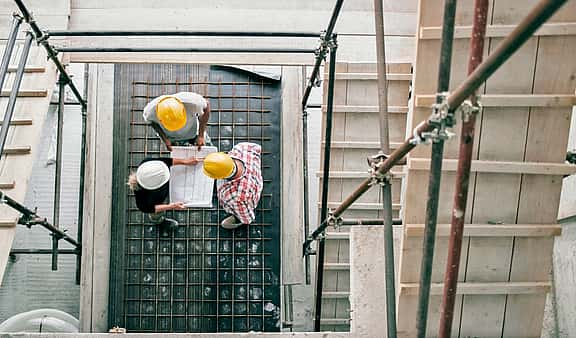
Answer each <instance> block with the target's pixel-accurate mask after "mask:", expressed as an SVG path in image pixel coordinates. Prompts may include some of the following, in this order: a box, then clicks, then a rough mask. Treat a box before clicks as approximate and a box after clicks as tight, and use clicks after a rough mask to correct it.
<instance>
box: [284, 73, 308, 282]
mask: <svg viewBox="0 0 576 338" xmlns="http://www.w3.org/2000/svg"><path fill="white" fill-rule="evenodd" d="M302 83H303V81H302V69H301V68H300V67H282V112H283V114H282V128H281V133H282V135H281V136H282V142H281V144H282V153H281V154H282V168H281V170H282V181H281V182H282V183H281V184H282V208H281V216H282V220H283V221H282V224H285V225H286V226H284V227H282V257H284V259H283V260H282V271H283V273H282V284H284V285H288V284H302V283H303V281H304V274H303V271H304V265H303V260H302V258H301V257H300V256H301V252H302V238H304V237H305V236H306V235H304V231H303V229H302V226H300V225H301V224H303V222H304V221H303V219H304V210H303V208H304V206H303V205H302V203H293V199H294V198H295V197H297V196H303V184H304V178H303V177H302V175H294V173H296V172H299V171H301V170H302V156H301V149H302V118H301V117H300V113H301V109H302V105H301V101H302V93H303V92H304V91H303V88H302ZM306 207H308V206H306ZM290 224H292V225H293V226H291V225H290Z"/></svg>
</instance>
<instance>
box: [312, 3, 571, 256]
mask: <svg viewBox="0 0 576 338" xmlns="http://www.w3.org/2000/svg"><path fill="white" fill-rule="evenodd" d="M565 2H566V0H542V2H541V3H540V4H538V5H537V6H536V7H535V8H534V9H533V10H532V12H531V13H530V14H529V15H528V17H526V19H524V20H523V21H522V23H521V24H520V25H518V27H516V28H515V29H514V31H512V33H510V34H509V35H508V36H507V37H506V38H505V39H504V40H503V41H502V42H501V43H500V44H499V45H498V47H497V48H496V50H495V51H494V52H493V53H492V54H491V55H490V56H489V57H488V58H486V60H485V61H484V62H482V64H480V66H478V68H476V70H475V71H474V72H473V73H472V74H470V75H469V76H468V77H467V78H466V79H465V80H464V81H463V82H462V83H461V84H460V86H459V87H458V88H457V89H456V90H455V91H454V92H453V93H452V94H450V95H449V96H448V98H447V99H446V102H447V104H448V107H459V106H460V104H462V102H464V100H465V99H466V98H467V97H468V96H469V95H471V94H472V93H473V92H474V91H475V90H476V89H477V88H478V87H479V86H480V85H481V84H482V83H483V82H484V81H486V79H488V78H489V77H490V76H491V75H492V74H494V72H495V71H496V70H497V69H498V68H499V67H500V66H502V64H503V63H504V62H506V61H507V60H508V59H509V58H510V56H511V55H512V54H514V52H516V51H517V50H518V49H519V48H520V47H521V46H522V45H523V44H524V42H526V40H528V39H529V38H530V36H531V35H532V34H533V33H534V32H535V31H536V30H537V29H538V28H539V27H540V26H541V25H542V24H543V23H544V22H545V21H546V20H547V19H548V18H549V17H550V16H552V14H554V12H556V10H558V8H560V7H561V6H562V5H563V4H564V3H565ZM433 129H434V126H433V125H432V124H430V122H429V119H426V120H424V121H422V122H420V123H419V124H418V125H417V126H416V127H415V128H414V130H413V132H412V135H413V136H412V137H410V138H407V139H406V140H405V141H404V142H403V143H402V144H401V145H400V146H398V148H397V149H396V150H395V151H394V152H392V154H390V156H388V157H387V158H386V160H384V161H383V162H381V163H380V164H378V166H377V170H376V172H375V174H377V175H385V174H386V173H388V172H389V171H390V169H392V167H394V166H395V165H397V164H398V162H399V161H400V160H401V159H402V158H404V156H406V154H408V153H409V152H410V151H411V150H412V149H414V147H416V145H417V144H418V141H419V140H420V139H422V134H423V133H427V132H430V131H432V130H433ZM371 182H372V178H370V177H369V178H366V179H365V180H364V181H362V183H360V185H359V186H358V187H357V188H356V190H355V191H353V192H352V193H351V194H350V195H349V196H348V197H347V198H346V199H345V200H344V201H343V202H342V203H341V204H340V205H339V206H338V207H337V208H336V209H334V211H333V212H332V215H331V218H338V217H340V216H341V215H342V213H343V212H344V211H346V209H348V208H349V207H350V206H351V205H352V204H353V203H354V202H355V201H356V200H358V198H360V196H362V195H363V194H364V193H365V192H366V191H368V190H369V189H370V187H371ZM327 226H328V220H327V219H324V220H323V221H322V222H321V223H320V226H319V227H318V228H316V230H314V232H312V234H311V235H310V236H309V237H308V239H307V240H306V241H305V242H304V244H303V252H304V254H309V250H310V244H311V243H312V242H313V241H314V240H316V238H318V236H320V234H322V233H323V232H324V231H325V230H326V227H327Z"/></svg>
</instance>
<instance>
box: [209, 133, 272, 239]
mask: <svg viewBox="0 0 576 338" xmlns="http://www.w3.org/2000/svg"><path fill="white" fill-rule="evenodd" d="M261 153H262V148H261V147H260V145H258V144H255V143H247V142H243V143H238V144H237V145H236V146H234V148H232V150H231V151H229V152H228V154H226V153H222V152H220V153H211V154H209V155H207V156H206V158H205V159H204V164H203V167H204V174H206V175H207V176H209V177H211V178H213V179H216V180H218V181H217V195H218V200H219V201H220V205H221V206H222V208H224V210H225V211H226V212H227V213H229V214H231V215H230V216H228V217H226V218H225V219H224V220H223V221H222V222H221V225H222V227H223V228H225V229H235V228H237V227H239V226H240V225H242V224H250V223H252V221H254V219H255V218H256V216H255V214H254V209H256V206H257V205H258V201H260V194H261V193H262V186H263V183H262V171H261V169H260V162H261V161H260V156H261Z"/></svg>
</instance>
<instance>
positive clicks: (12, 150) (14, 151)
mask: <svg viewBox="0 0 576 338" xmlns="http://www.w3.org/2000/svg"><path fill="white" fill-rule="evenodd" d="M31 150H32V147H31V146H5V147H4V151H3V152H2V153H3V154H4V155H28V154H30V151H31Z"/></svg>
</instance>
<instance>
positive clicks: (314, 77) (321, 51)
mask: <svg viewBox="0 0 576 338" xmlns="http://www.w3.org/2000/svg"><path fill="white" fill-rule="evenodd" d="M343 4H344V0H337V1H336V4H335V5H334V9H333V10H332V15H331V16H330V22H329V23H328V27H327V28H326V31H324V32H323V34H322V36H321V37H320V39H321V41H320V46H319V47H318V49H317V50H316V51H315V53H316V62H315V63H314V67H313V68H312V74H311V75H310V80H309V81H308V85H307V86H306V90H304V96H302V106H303V107H304V108H306V106H307V105H308V98H309V97H310V93H311V92H312V88H313V87H317V86H318V84H319V81H318V74H319V73H320V66H321V65H322V61H324V60H325V59H326V54H327V53H328V40H329V39H330V38H331V37H332V32H334V27H335V26H336V20H337V19H338V15H340V10H341V9H342V5H343Z"/></svg>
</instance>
